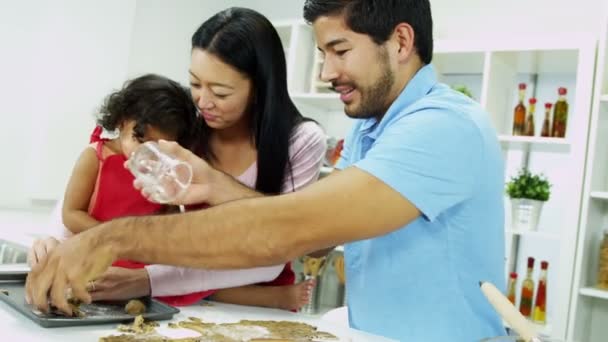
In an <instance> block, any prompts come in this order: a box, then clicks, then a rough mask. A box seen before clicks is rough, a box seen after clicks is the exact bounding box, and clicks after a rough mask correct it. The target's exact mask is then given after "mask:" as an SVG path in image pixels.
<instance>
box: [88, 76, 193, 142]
mask: <svg viewBox="0 0 608 342" xmlns="http://www.w3.org/2000/svg"><path fill="white" fill-rule="evenodd" d="M125 120H134V121H135V127H134V133H135V137H136V138H138V139H143V137H144V136H145V134H146V127H147V126H148V125H150V126H153V127H154V128H156V129H158V130H160V131H162V132H163V133H165V134H168V135H171V136H174V137H175V138H176V141H177V142H178V143H179V144H180V145H182V146H183V147H186V148H191V147H192V145H193V143H194V142H195V141H194V139H196V131H197V127H198V126H199V125H198V124H197V111H196V107H195V106H194V103H193V101H192V97H191V95H190V92H189V90H188V89H187V88H185V87H183V86H182V85H180V84H179V83H177V82H175V81H173V80H170V79H168V78H166V77H163V76H159V75H155V74H147V75H144V76H141V77H137V78H135V79H132V80H129V81H127V82H126V83H125V84H124V86H123V88H122V89H121V90H119V91H116V92H114V93H112V94H110V95H108V96H107V97H106V99H105V101H104V103H103V105H102V107H101V109H100V110H99V115H98V119H97V124H98V125H100V126H102V127H103V128H105V129H106V130H110V131H113V130H115V129H117V128H119V127H120V125H121V123H123V122H124V121H125Z"/></svg>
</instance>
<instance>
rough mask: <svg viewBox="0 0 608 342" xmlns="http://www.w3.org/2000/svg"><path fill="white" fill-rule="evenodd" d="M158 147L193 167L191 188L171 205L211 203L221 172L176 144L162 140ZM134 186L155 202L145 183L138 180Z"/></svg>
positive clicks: (150, 190) (151, 191)
mask: <svg viewBox="0 0 608 342" xmlns="http://www.w3.org/2000/svg"><path fill="white" fill-rule="evenodd" d="M158 145H159V148H160V150H161V151H162V152H164V153H166V154H168V155H171V156H173V157H174V158H176V159H178V160H180V161H183V162H186V163H188V164H190V166H191V167H192V182H191V184H190V186H189V187H188V188H187V189H185V191H183V192H182V193H181V194H180V195H179V196H178V197H177V198H176V199H175V201H173V203H171V204H175V205H188V204H198V203H209V202H210V197H211V187H212V183H213V181H214V176H215V175H216V174H217V173H220V172H218V171H216V170H215V169H214V168H212V167H211V166H210V165H209V164H208V163H207V162H205V161H204V160H203V159H201V158H199V157H197V156H196V155H195V154H194V153H192V152H191V151H189V150H187V149H185V148H183V147H181V146H180V145H179V144H178V143H176V142H171V141H165V140H160V141H159V142H158ZM126 165H127V164H126V163H125V166H126ZM133 185H134V186H135V188H136V189H139V190H141V193H142V195H143V196H144V197H146V198H147V199H148V200H150V201H154V199H153V197H152V194H153V190H152V189H148V188H146V187H145V184H144V182H142V181H141V180H139V179H136V180H135V182H134V184H133Z"/></svg>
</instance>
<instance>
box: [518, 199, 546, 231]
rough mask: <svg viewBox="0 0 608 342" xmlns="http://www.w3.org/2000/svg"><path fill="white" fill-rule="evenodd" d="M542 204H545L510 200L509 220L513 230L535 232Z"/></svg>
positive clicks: (524, 200) (526, 200)
mask: <svg viewBox="0 0 608 342" xmlns="http://www.w3.org/2000/svg"><path fill="white" fill-rule="evenodd" d="M543 203H545V202H543V201H537V200H531V199H526V198H512V199H511V215H512V216H511V218H512V224H513V229H516V230H536V229H537V228H538V220H539V218H540V212H541V210H542V209H543Z"/></svg>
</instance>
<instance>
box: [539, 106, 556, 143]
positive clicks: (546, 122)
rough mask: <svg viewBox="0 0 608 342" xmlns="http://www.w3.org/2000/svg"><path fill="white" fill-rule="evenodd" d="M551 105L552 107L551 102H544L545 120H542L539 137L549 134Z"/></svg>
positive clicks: (548, 135)
mask: <svg viewBox="0 0 608 342" xmlns="http://www.w3.org/2000/svg"><path fill="white" fill-rule="evenodd" d="M551 107H553V103H551V102H547V103H545V120H544V121H543V128H542V130H541V131H540V136H541V137H550V136H551Z"/></svg>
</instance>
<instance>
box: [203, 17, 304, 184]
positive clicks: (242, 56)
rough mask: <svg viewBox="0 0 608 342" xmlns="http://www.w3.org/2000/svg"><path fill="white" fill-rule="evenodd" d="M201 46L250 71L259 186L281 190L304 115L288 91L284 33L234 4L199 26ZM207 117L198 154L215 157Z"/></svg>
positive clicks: (248, 72)
mask: <svg viewBox="0 0 608 342" xmlns="http://www.w3.org/2000/svg"><path fill="white" fill-rule="evenodd" d="M197 48H198V49H202V50H204V51H206V52H208V53H211V54H213V55H215V56H217V57H218V58H220V59H221V60H222V61H223V62H224V63H226V64H229V65H231V66H233V67H234V68H236V69H237V70H239V71H240V72H242V73H244V74H245V75H247V76H248V77H249V78H250V79H251V81H252V84H253V96H252V100H251V103H250V104H249V106H248V108H249V110H250V114H251V115H250V117H251V119H250V122H249V131H250V133H251V136H252V138H253V142H254V145H255V148H256V150H257V154H258V158H257V167H258V173H257V179H256V184H255V189H256V190H257V191H259V192H262V193H265V194H278V193H280V192H281V188H282V185H283V182H284V181H285V179H286V177H287V174H288V172H289V174H291V163H290V161H289V140H290V138H291V135H292V133H293V131H294V129H295V127H296V126H297V125H299V124H300V123H301V122H303V121H304V120H305V119H304V118H303V116H302V115H301V114H300V112H299V111H298V109H297V108H296V106H295V105H294V104H293V102H292V101H291V98H290V97H289V93H288V91H287V67H286V63H285V54H284V52H283V45H282V44H281V39H280V38H279V34H278V33H277V31H276V30H275V28H274V26H273V25H272V23H270V21H269V20H268V19H266V17H264V16H263V15H262V14H260V13H258V12H256V11H254V10H251V9H246V8H238V7H233V8H229V9H226V10H224V11H221V12H219V13H217V14H215V15H214V16H212V17H211V18H209V19H208V20H207V21H205V22H204V23H203V24H202V25H201V26H200V27H199V28H198V30H196V32H195V33H194V35H193V36H192V49H197ZM201 121H202V125H203V127H202V128H201V138H200V146H199V147H198V152H199V154H201V155H202V157H204V158H207V159H213V158H214V156H213V152H212V151H211V147H210V136H211V134H210V133H211V128H210V127H209V126H207V124H206V123H205V122H204V120H201Z"/></svg>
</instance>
